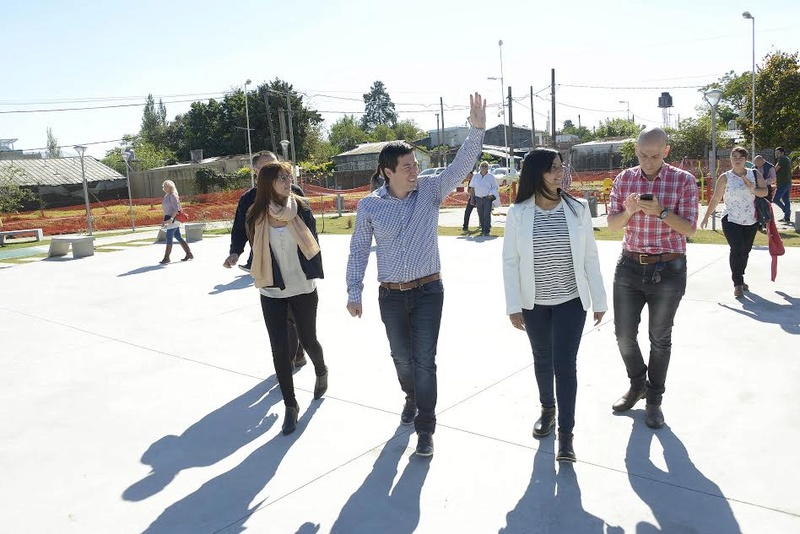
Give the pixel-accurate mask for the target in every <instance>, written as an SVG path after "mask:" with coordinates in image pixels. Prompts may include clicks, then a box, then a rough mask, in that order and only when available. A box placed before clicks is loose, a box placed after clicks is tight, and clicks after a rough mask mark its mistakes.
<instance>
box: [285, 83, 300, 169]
mask: <svg viewBox="0 0 800 534" xmlns="http://www.w3.org/2000/svg"><path fill="white" fill-rule="evenodd" d="M286 107H287V108H288V110H289V111H288V113H289V142H290V143H291V148H292V177H293V178H297V176H295V170H294V166H295V161H297V160H296V159H295V152H294V127H293V126H292V100H291V97H290V94H289V91H286Z"/></svg>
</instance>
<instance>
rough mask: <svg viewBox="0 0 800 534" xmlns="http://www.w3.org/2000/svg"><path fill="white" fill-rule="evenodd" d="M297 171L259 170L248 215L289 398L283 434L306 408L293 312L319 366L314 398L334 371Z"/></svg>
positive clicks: (311, 228) (281, 166)
mask: <svg viewBox="0 0 800 534" xmlns="http://www.w3.org/2000/svg"><path fill="white" fill-rule="evenodd" d="M291 173H292V167H291V165H290V164H288V163H286V162H280V163H279V162H272V163H267V164H266V165H264V166H263V167H261V169H260V170H259V171H258V184H257V186H256V198H255V200H254V201H253V205H252V206H251V207H250V209H248V210H247V216H246V217H245V229H246V230H247V237H248V239H249V240H250V247H251V248H252V249H253V265H252V267H251V268H250V275H251V276H252V277H253V279H254V280H255V286H256V288H258V290H259V293H261V311H262V313H263V315H264V323H265V324H266V326H267V332H268V333H269V343H270V346H271V347H272V363H273V365H274V366H275V374H276V375H277V377H278V386H279V387H280V389H281V394H282V395H283V403H284V405H285V407H286V416H285V417H284V420H283V427H282V432H283V434H284V435H286V434H291V433H292V432H294V431H295V429H296V428H297V419H298V416H299V412H300V406H299V405H298V404H297V398H296V397H295V393H294V377H293V376H292V360H293V359H294V357H295V349H294V348H292V349H290V347H289V336H288V332H287V328H286V319H287V315H288V313H289V311H290V310H291V313H292V316H293V317H294V324H295V327H296V328H297V335H298V337H299V338H300V344H301V345H302V346H303V348H304V349H305V350H306V353H308V357H309V358H310V359H311V363H313V364H314V372H315V374H316V382H315V384H314V398H315V399H319V398H320V397H322V396H323V395H324V394H325V392H326V391H327V389H328V367H327V366H326V365H325V359H324V357H323V353H322V346H321V345H320V343H319V340H318V339H317V304H318V302H319V297H318V295H317V287H316V283H315V282H314V280H315V279H316V278H323V277H324V274H323V271H322V254H321V252H320V248H319V240H318V238H317V225H316V221H315V220H314V215H313V214H312V213H311V209H310V207H309V205H308V202H307V201H306V200H305V199H304V198H303V197H300V196H298V195H296V194H295V193H293V192H292V189H291V185H292V174H291Z"/></svg>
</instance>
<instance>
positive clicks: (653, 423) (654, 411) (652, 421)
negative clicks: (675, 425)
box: [644, 404, 664, 428]
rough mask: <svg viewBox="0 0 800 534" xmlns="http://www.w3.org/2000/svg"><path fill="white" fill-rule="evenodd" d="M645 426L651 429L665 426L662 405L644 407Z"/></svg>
mask: <svg viewBox="0 0 800 534" xmlns="http://www.w3.org/2000/svg"><path fill="white" fill-rule="evenodd" d="M644 424H646V425H647V426H649V427H650V428H661V427H662V426H664V412H662V411H661V405H660V404H646V405H645V407H644Z"/></svg>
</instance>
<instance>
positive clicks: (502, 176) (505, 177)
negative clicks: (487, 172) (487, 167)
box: [491, 167, 519, 185]
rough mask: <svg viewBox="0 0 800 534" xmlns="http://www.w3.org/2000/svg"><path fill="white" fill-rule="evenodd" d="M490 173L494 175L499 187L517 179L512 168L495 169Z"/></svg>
mask: <svg viewBox="0 0 800 534" xmlns="http://www.w3.org/2000/svg"><path fill="white" fill-rule="evenodd" d="M491 173H492V174H494V177H495V178H496V179H497V183H498V184H499V185H507V184H508V182H510V181H514V180H517V179H519V175H518V173H517V169H514V168H513V167H497V168H496V169H494V170H492V171H491Z"/></svg>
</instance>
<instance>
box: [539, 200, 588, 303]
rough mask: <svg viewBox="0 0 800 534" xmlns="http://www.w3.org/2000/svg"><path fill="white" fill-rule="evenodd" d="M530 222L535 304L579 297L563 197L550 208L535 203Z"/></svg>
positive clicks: (566, 300) (560, 301)
mask: <svg viewBox="0 0 800 534" xmlns="http://www.w3.org/2000/svg"><path fill="white" fill-rule="evenodd" d="M535 210H536V211H535V213H534V218H533V220H534V223H533V276H534V280H536V296H535V297H534V301H533V303H534V305H537V306H557V305H559V304H563V303H565V302H568V301H570V300H572V299H575V298H578V296H579V295H578V283H577V282H576V281H575V268H574V266H573V264H572V248H571V247H570V241H569V228H568V227H567V216H566V214H565V213H564V201H561V202H560V203H559V204H558V206H556V207H555V208H553V209H551V210H545V209H542V208H540V207H539V206H536V208H535Z"/></svg>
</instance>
